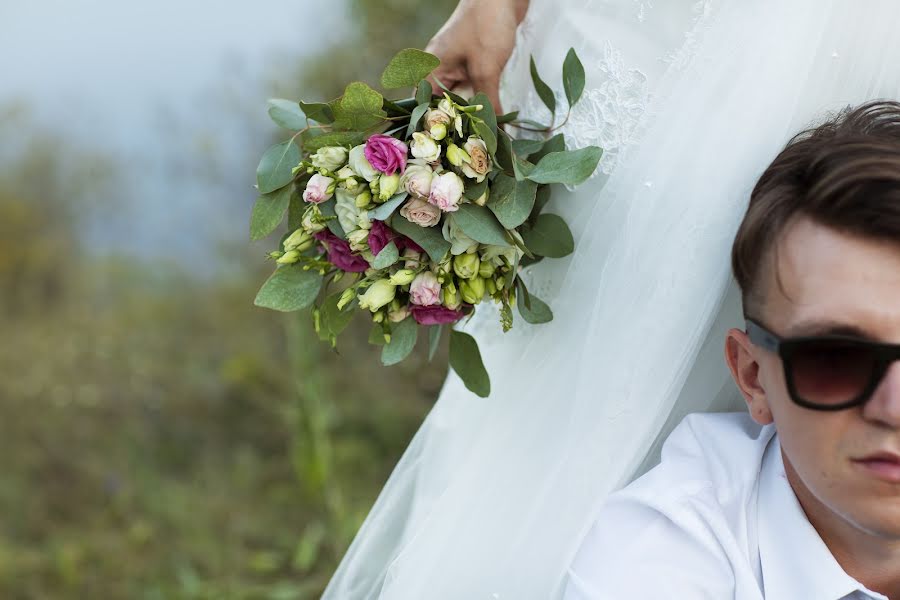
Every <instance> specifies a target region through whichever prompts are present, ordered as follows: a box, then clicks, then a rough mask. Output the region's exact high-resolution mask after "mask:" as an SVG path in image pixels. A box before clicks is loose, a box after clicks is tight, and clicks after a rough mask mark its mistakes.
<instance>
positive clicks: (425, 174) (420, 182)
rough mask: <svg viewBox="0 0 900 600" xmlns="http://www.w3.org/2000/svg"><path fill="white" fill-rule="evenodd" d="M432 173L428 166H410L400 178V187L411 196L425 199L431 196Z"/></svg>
mask: <svg viewBox="0 0 900 600" xmlns="http://www.w3.org/2000/svg"><path fill="white" fill-rule="evenodd" d="M433 179H434V171H432V170H431V167H429V166H428V165H416V164H411V165H409V166H407V167H406V172H405V173H403V177H401V178H400V185H401V186H403V189H405V190H406V191H407V192H409V193H410V195H412V196H416V197H419V198H427V197H428V195H429V194H431V182H432V180H433Z"/></svg>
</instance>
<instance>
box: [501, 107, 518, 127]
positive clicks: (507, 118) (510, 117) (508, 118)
mask: <svg viewBox="0 0 900 600" xmlns="http://www.w3.org/2000/svg"><path fill="white" fill-rule="evenodd" d="M518 118H519V111H517V110H514V111H512V112H508V113H506V114H504V115H498V116H497V124H498V125H504V124H506V123H511V122H513V121H515V120H516V119H518Z"/></svg>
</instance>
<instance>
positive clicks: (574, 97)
mask: <svg viewBox="0 0 900 600" xmlns="http://www.w3.org/2000/svg"><path fill="white" fill-rule="evenodd" d="M563 89H564V90H565V92H566V100H568V101H569V108H571V107H573V106H575V103H576V102H578V100H580V99H581V93H582V92H583V91H584V66H582V64H581V61H580V60H578V55H577V54H575V48H569V52H568V54H566V59H565V60H564V61H563Z"/></svg>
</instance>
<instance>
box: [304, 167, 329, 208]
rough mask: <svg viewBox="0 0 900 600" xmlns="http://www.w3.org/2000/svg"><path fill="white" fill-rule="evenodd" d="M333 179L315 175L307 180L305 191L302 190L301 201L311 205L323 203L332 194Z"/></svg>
mask: <svg viewBox="0 0 900 600" xmlns="http://www.w3.org/2000/svg"><path fill="white" fill-rule="evenodd" d="M333 184H334V179H332V178H331V177H325V176H324V175H320V174H319V173H316V174H315V175H313V176H312V177H310V178H309V183H307V184H306V189H305V190H303V199H304V200H306V201H307V202H312V203H313V204H319V203H321V202H325V201H326V200H328V199H329V198H331V196H332V194H334V185H333Z"/></svg>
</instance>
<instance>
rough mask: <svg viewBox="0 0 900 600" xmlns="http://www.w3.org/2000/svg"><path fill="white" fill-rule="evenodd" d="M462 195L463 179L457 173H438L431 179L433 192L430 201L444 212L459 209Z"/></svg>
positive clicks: (429, 197)
mask: <svg viewBox="0 0 900 600" xmlns="http://www.w3.org/2000/svg"><path fill="white" fill-rule="evenodd" d="M462 195H463V181H462V179H460V178H459V175H457V174H456V173H452V172H449V171H448V172H445V173H441V174H440V175H436V176H435V177H434V179H433V180H432V181H431V194H430V195H429V196H428V202H430V203H431V204H434V205H435V206H437V207H438V208H440V209H441V210H442V211H444V212H453V211H455V210H458V209H459V200H460V198H462Z"/></svg>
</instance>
